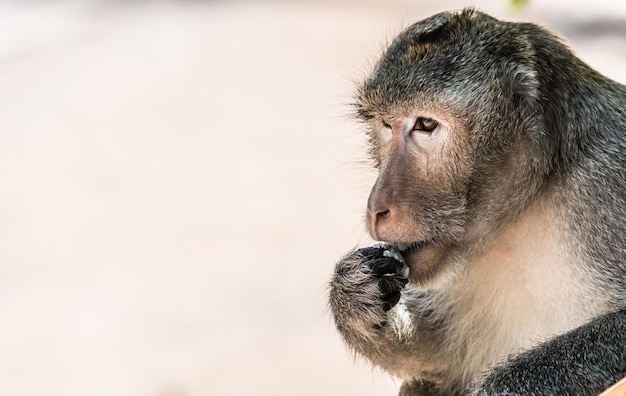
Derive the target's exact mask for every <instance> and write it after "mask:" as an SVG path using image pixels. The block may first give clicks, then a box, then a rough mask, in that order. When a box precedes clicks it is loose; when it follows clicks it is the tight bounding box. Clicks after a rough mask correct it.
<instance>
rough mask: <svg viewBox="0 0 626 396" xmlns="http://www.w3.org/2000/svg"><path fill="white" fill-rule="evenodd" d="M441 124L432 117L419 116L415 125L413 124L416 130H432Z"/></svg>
mask: <svg viewBox="0 0 626 396" xmlns="http://www.w3.org/2000/svg"><path fill="white" fill-rule="evenodd" d="M437 126H439V123H438V122H437V121H435V120H433V119H432V118H424V117H417V120H415V125H413V130H414V131H424V132H432V131H434V130H435V128H437Z"/></svg>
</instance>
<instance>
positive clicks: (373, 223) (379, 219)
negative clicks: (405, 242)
mask: <svg viewBox="0 0 626 396" xmlns="http://www.w3.org/2000/svg"><path fill="white" fill-rule="evenodd" d="M394 213H395V210H394V209H393V208H392V207H391V206H386V205H385V206H382V205H371V206H369V207H368V208H367V226H368V228H369V232H370V234H371V235H372V238H374V239H377V240H384V239H385V237H386V236H388V235H389V231H390V230H391V228H392V227H393V220H394V217H395V216H394Z"/></svg>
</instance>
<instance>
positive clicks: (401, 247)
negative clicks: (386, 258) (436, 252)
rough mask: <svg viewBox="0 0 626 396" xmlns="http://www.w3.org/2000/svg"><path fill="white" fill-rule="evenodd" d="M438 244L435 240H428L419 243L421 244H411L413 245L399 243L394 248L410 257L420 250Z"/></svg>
mask: <svg viewBox="0 0 626 396" xmlns="http://www.w3.org/2000/svg"><path fill="white" fill-rule="evenodd" d="M435 242H436V239H435V238H432V239H429V240H426V241H419V242H411V243H397V244H394V245H393V246H394V247H395V248H396V249H397V250H398V251H399V252H400V253H402V255H403V256H405V257H406V256H409V255H411V254H412V253H415V252H417V251H418V250H420V249H422V248H425V247H426V246H429V245H432V244H434V243H435Z"/></svg>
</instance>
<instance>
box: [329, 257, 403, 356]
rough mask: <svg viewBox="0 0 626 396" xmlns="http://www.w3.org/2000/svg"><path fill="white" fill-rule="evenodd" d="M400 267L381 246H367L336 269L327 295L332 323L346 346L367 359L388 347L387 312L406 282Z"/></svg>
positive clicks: (400, 263)
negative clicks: (332, 318) (333, 321)
mask: <svg viewBox="0 0 626 396" xmlns="http://www.w3.org/2000/svg"><path fill="white" fill-rule="evenodd" d="M402 266H403V263H402V262H400V261H399V260H396V259H394V258H393V256H392V255H390V254H385V249H384V248H383V247H370V248H363V249H359V250H357V251H355V252H353V253H351V254H349V255H348V256H346V257H344V258H343V259H342V260H341V261H339V263H337V265H336V267H335V273H334V276H333V279H332V280H331V283H330V296H329V297H330V307H331V311H332V314H333V316H334V319H335V324H336V326H337V329H338V330H339V333H340V334H341V335H342V337H343V338H344V340H345V341H346V343H347V344H348V346H350V347H351V348H353V349H354V350H355V351H356V352H358V353H361V354H363V355H365V356H367V357H369V358H372V357H373V356H372V355H373V354H374V355H375V354H377V353H379V352H382V348H386V347H387V345H386V344H387V343H388V340H387V339H386V333H387V332H386V331H385V329H386V327H387V324H388V323H387V322H388V320H387V319H388V315H387V313H388V311H389V310H391V308H392V307H394V306H395V305H396V304H397V303H398V301H399V300H400V290H401V289H402V288H404V286H405V285H406V283H407V282H408V281H407V279H406V278H405V277H403V276H402V275H401V274H400V271H401V269H402Z"/></svg>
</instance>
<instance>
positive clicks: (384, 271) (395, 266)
mask: <svg viewBox="0 0 626 396" xmlns="http://www.w3.org/2000/svg"><path fill="white" fill-rule="evenodd" d="M364 264H365V265H366V266H367V267H369V269H370V270H371V271H372V273H373V274H376V275H395V274H397V273H398V272H400V270H401V269H402V266H403V265H404V264H402V263H401V262H399V261H397V260H395V259H393V258H392V257H381V258H379V259H373V260H368V261H366V262H365V263H364Z"/></svg>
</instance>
